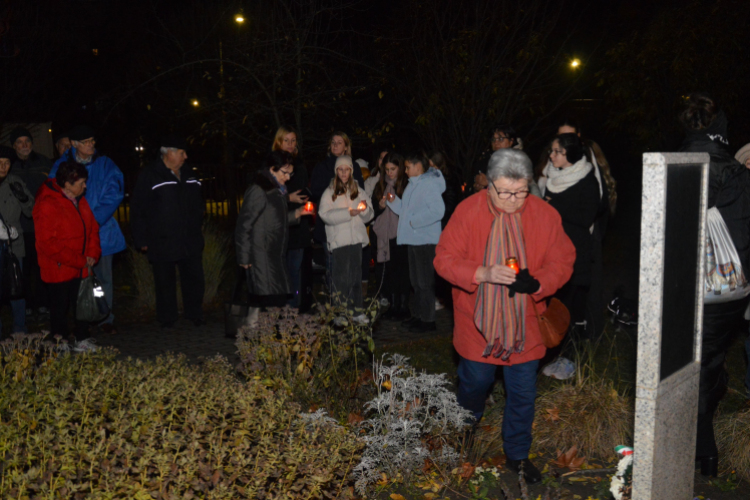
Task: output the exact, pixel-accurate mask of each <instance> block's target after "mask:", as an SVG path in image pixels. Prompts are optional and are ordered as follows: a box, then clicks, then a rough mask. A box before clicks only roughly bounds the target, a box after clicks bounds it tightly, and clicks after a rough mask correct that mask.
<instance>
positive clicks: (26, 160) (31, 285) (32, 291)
mask: <svg viewBox="0 0 750 500" xmlns="http://www.w3.org/2000/svg"><path fill="white" fill-rule="evenodd" d="M10 145H11V147H12V148H13V149H14V150H15V152H16V159H15V161H14V162H13V165H12V166H11V170H12V171H13V175H16V176H18V177H20V178H21V180H22V181H23V182H24V184H25V185H26V187H27V188H28V190H29V191H30V192H31V194H32V195H34V196H36V192H37V191H39V188H40V187H41V185H42V183H44V181H45V180H46V179H47V175H49V172H50V169H51V168H52V161H51V160H50V159H49V158H47V157H46V156H44V155H42V154H39V153H37V152H36V151H34V139H33V137H32V136H31V132H29V130H28V129H26V128H24V127H16V128H14V129H13V130H11V132H10ZM20 229H21V230H22V231H23V243H24V247H25V248H26V256H25V257H24V258H23V274H24V281H25V282H26V284H27V286H26V307H27V308H28V309H27V310H26V314H31V313H32V312H33V311H34V310H35V309H36V310H37V311H38V312H39V313H41V314H46V313H48V312H49V309H48V308H47V306H48V304H47V293H46V287H45V284H44V283H43V282H42V276H41V274H40V272H39V263H38V261H37V255H36V237H35V235H36V233H35V232H34V220H33V219H32V218H31V217H27V216H26V215H25V214H21V227H20Z"/></svg>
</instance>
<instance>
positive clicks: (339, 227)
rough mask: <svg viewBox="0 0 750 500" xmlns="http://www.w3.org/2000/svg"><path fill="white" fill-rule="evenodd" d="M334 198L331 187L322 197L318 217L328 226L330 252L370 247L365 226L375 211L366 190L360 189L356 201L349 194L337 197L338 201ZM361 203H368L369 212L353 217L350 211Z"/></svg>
mask: <svg viewBox="0 0 750 500" xmlns="http://www.w3.org/2000/svg"><path fill="white" fill-rule="evenodd" d="M332 196H333V188H331V187H330V186H329V187H328V188H327V189H326V190H325V191H324V192H323V196H321V197H320V207H319V209H318V215H319V216H320V218H321V219H322V220H323V222H324V223H325V225H326V240H327V242H328V251H329V252H332V251H333V250H334V249H335V248H339V247H345V246H347V245H356V244H360V245H362V246H363V247H366V246H367V245H369V244H370V238H369V237H368V236H367V229H366V228H365V224H366V223H367V222H369V221H370V220H371V219H372V217H373V215H374V211H373V209H372V207H371V206H370V205H371V203H372V201H371V200H369V199H368V197H367V193H366V192H365V190H364V189H362V188H361V187H360V188H359V194H358V196H357V197H356V198H355V199H354V200H352V199H351V197H350V196H349V194H343V195H339V196H337V197H336V201H333V200H332V199H331V197H332ZM361 201H364V202H365V203H367V210H365V211H364V212H362V213H360V214H359V215H357V216H355V217H352V216H351V215H350V214H349V209H350V208H357V205H359V202H361Z"/></svg>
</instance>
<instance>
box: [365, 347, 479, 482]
mask: <svg viewBox="0 0 750 500" xmlns="http://www.w3.org/2000/svg"><path fill="white" fill-rule="evenodd" d="M408 360H409V358H406V357H404V356H401V355H399V354H393V355H390V354H386V355H384V356H383V359H382V361H381V362H380V363H378V362H377V361H374V362H373V370H372V371H373V379H374V381H375V385H376V386H377V388H378V395H377V397H375V398H374V399H373V400H371V401H369V402H368V403H366V404H365V410H366V411H367V412H368V413H369V418H368V419H367V420H365V421H363V422H362V423H361V424H360V425H361V427H362V428H363V429H364V430H365V433H366V436H365V442H366V443H367V448H366V449H365V452H364V453H363V455H362V460H361V462H360V463H359V465H357V466H356V467H355V468H354V476H355V478H356V480H357V481H356V488H357V491H359V492H360V494H362V495H364V494H365V491H366V489H367V487H368V486H369V485H371V484H373V483H374V482H376V481H378V480H380V479H381V477H382V476H381V475H382V474H386V476H388V477H395V476H396V475H397V474H399V473H400V474H402V475H404V476H408V475H410V474H412V473H414V472H418V471H420V470H422V468H423V467H424V465H425V462H431V463H433V464H435V465H438V466H441V467H452V466H454V465H455V464H456V463H458V460H459V459H460V455H459V453H458V452H457V451H456V449H455V448H454V445H456V444H457V443H458V440H459V436H460V433H461V431H462V430H464V429H465V428H466V427H467V426H468V425H469V424H470V423H471V422H472V420H473V417H472V415H471V412H469V411H468V410H466V409H464V408H462V407H461V406H460V405H459V404H458V400H457V399H456V395H455V394H454V393H452V392H451V391H450V390H448V389H447V388H446V386H447V385H448V380H447V379H446V376H445V374H444V373H441V374H428V373H425V372H421V373H417V372H416V370H415V369H414V368H413V367H411V366H409V364H408V363H407V361H408Z"/></svg>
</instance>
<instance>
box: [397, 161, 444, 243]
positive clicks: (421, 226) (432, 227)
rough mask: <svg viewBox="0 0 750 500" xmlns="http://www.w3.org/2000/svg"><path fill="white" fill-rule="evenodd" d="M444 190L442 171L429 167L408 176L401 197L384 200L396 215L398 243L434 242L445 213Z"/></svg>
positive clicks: (439, 231)
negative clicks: (417, 174) (413, 175)
mask: <svg viewBox="0 0 750 500" xmlns="http://www.w3.org/2000/svg"><path fill="white" fill-rule="evenodd" d="M444 191H445V179H444V178H443V174H441V173H440V170H438V169H436V168H429V169H428V170H427V172H425V173H423V174H422V175H419V176H417V177H410V178H409V184H407V185H406V189H404V194H403V197H401V198H399V197H396V199H394V200H393V201H389V202H387V203H388V206H389V207H391V210H393V212H394V213H395V214H396V215H398V236H397V241H398V244H399V245H437V243H438V241H440V233H441V231H442V228H441V221H442V219H443V215H445V203H443V197H442V195H443V192H444Z"/></svg>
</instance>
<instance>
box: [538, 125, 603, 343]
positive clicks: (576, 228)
mask: <svg viewBox="0 0 750 500" xmlns="http://www.w3.org/2000/svg"><path fill="white" fill-rule="evenodd" d="M539 184H540V187H541V189H542V197H543V199H545V200H547V201H548V202H549V204H550V205H552V206H553V207H555V209H557V211H558V213H559V214H560V217H562V224H563V229H564V230H565V234H567V235H568V238H570V240H571V241H572V242H573V245H574V246H575V248H576V261H575V264H574V266H573V276H572V277H571V278H570V281H568V283H567V284H566V285H565V286H563V287H562V288H561V289H560V290H559V291H558V292H557V294H555V296H556V297H557V298H558V299H560V301H561V302H562V303H563V304H565V306H566V307H567V308H568V310H569V311H570V322H571V327H572V329H573V331H572V333H573V334H574V335H573V336H574V337H576V336H577V337H585V336H586V300H587V294H588V290H589V286H590V285H591V272H592V267H591V258H592V246H593V236H592V226H593V224H594V220H595V219H596V216H597V213H598V211H599V206H600V201H601V196H600V194H599V183H598V182H597V180H596V177H595V176H594V169H593V166H592V165H591V163H589V161H588V160H587V158H586V156H585V154H584V146H583V143H582V142H581V139H580V138H579V137H578V136H577V135H576V134H560V135H558V136H557V137H555V140H554V141H552V153H551V154H550V163H549V165H547V168H545V170H544V177H541V178H540V183H539Z"/></svg>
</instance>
